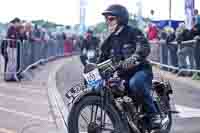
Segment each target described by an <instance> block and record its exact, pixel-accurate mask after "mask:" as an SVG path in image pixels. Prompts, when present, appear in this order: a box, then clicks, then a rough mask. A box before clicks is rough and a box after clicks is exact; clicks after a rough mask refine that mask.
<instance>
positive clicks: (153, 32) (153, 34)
mask: <svg viewBox="0 0 200 133" xmlns="http://www.w3.org/2000/svg"><path fill="white" fill-rule="evenodd" d="M147 38H148V40H154V39H157V38H158V29H157V27H156V25H155V24H152V23H150V24H149V27H148V31H147Z"/></svg>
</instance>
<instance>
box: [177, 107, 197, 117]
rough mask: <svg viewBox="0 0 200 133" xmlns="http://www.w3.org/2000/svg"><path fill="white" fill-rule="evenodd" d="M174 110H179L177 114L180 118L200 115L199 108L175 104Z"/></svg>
mask: <svg viewBox="0 0 200 133" xmlns="http://www.w3.org/2000/svg"><path fill="white" fill-rule="evenodd" d="M175 108H176V110H177V111H178V112H179V113H178V116H179V117H181V118H193V117H200V109H198V108H191V107H186V106H182V105H175Z"/></svg>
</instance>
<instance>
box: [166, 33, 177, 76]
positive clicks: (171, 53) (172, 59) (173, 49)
mask: <svg viewBox="0 0 200 133" xmlns="http://www.w3.org/2000/svg"><path fill="white" fill-rule="evenodd" d="M175 39H176V36H175V31H174V30H173V29H171V30H169V31H168V33H167V41H166V42H167V46H168V49H167V50H168V59H169V60H168V64H169V65H170V66H173V67H178V56H177V50H178V46H177V45H174V44H171V42H173V41H175ZM169 70H170V71H171V72H172V73H177V72H178V70H176V69H169Z"/></svg>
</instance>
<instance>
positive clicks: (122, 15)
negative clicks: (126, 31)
mask: <svg viewBox="0 0 200 133" xmlns="http://www.w3.org/2000/svg"><path fill="white" fill-rule="evenodd" d="M102 15H104V16H107V15H112V16H117V17H118V18H119V24H122V25H127V24H128V19H129V13H128V10H127V9H126V8H125V7H124V6H122V5H118V4H114V5H111V6H109V7H108V8H107V9H106V10H105V11H104V12H103V13H102Z"/></svg>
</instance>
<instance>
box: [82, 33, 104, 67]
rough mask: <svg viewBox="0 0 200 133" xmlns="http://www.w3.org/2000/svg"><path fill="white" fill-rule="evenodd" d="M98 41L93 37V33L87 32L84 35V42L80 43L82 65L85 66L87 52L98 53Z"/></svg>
mask: <svg viewBox="0 0 200 133" xmlns="http://www.w3.org/2000/svg"><path fill="white" fill-rule="evenodd" d="M99 42H100V41H99V39H97V38H96V37H94V36H93V31H91V30H88V31H87V32H86V33H85V36H84V40H83V42H82V46H81V56H80V59H81V62H82V63H83V65H85V64H86V62H85V61H86V59H87V57H86V54H87V51H88V50H95V51H96V53H98V51H97V49H98V48H99Z"/></svg>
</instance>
